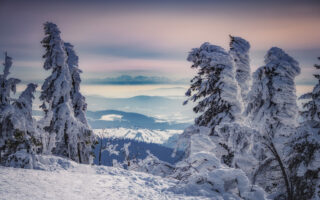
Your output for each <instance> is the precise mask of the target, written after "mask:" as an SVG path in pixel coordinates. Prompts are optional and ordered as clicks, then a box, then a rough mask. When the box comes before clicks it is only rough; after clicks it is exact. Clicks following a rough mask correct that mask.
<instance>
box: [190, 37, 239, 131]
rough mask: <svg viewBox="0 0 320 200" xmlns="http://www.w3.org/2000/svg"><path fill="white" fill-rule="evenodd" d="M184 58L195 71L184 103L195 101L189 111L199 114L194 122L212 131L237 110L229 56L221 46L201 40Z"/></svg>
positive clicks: (235, 115) (235, 88)
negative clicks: (195, 73) (186, 58)
mask: <svg viewBox="0 0 320 200" xmlns="http://www.w3.org/2000/svg"><path fill="white" fill-rule="evenodd" d="M188 61H190V62H192V63H193V65H192V66H191V67H192V68H195V69H197V70H198V73H197V75H196V76H195V77H194V78H193V79H192V80H191V86H190V88H189V89H188V91H187V92H186V96H188V97H189V99H188V100H187V101H186V102H185V104H186V103H187V102H188V101H193V102H197V105H196V106H195V107H194V108H193V111H194V112H195V113H199V114H200V115H199V117H197V118H196V120H195V124H196V125H199V126H207V127H210V128H212V130H211V135H214V134H216V133H215V127H216V126H217V125H219V124H221V123H229V122H233V121H235V120H236V118H237V117H238V116H239V114H240V113H241V105H240V103H239V100H238V91H237V83H236V81H235V78H234V69H233V63H232V60H231V57H230V55H229V54H228V53H227V52H226V51H225V50H224V49H223V48H221V47H219V46H215V45H211V44H209V43H204V44H202V45H201V47H200V48H195V49H192V51H191V52H190V53H189V56H188Z"/></svg>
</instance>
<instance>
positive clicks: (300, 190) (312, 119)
mask: <svg viewBox="0 0 320 200" xmlns="http://www.w3.org/2000/svg"><path fill="white" fill-rule="evenodd" d="M319 60H320V58H319ZM315 68H316V69H317V70H319V69H320V65H315ZM314 76H315V78H316V79H317V80H318V82H317V84H316V85H315V87H314V88H313V91H312V92H310V93H307V94H304V95H302V96H301V97H300V99H303V100H308V101H307V102H305V103H304V104H303V108H304V111H302V112H301V115H302V118H303V122H302V123H301V124H300V126H299V128H298V129H297V131H296V134H295V135H294V137H292V140H291V141H290V143H289V144H290V147H291V148H290V151H289V154H288V155H289V159H288V164H289V167H288V168H289V169H290V172H291V173H290V175H291V176H290V179H291V185H292V192H293V199H295V200H298V199H320V174H319V173H320V74H315V75H314Z"/></svg>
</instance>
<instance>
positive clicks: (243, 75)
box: [229, 36, 251, 105]
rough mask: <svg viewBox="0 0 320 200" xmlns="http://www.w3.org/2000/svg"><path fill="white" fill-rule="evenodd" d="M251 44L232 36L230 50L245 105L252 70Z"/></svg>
mask: <svg viewBox="0 0 320 200" xmlns="http://www.w3.org/2000/svg"><path fill="white" fill-rule="evenodd" d="M249 49H250V44H249V42H248V41H246V40H245V39H243V38H241V37H234V36H230V51H229V54H230V56H231V57H232V59H233V61H234V63H235V68H236V76H235V77H236V80H237V82H238V84H239V86H240V92H241V97H242V99H243V102H244V105H246V102H247V95H248V92H249V88H250V81H251V70H250V58H249Z"/></svg>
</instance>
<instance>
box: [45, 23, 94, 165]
mask: <svg viewBox="0 0 320 200" xmlns="http://www.w3.org/2000/svg"><path fill="white" fill-rule="evenodd" d="M44 30H45V34H46V37H45V38H44V39H43V40H42V41H41V43H42V46H43V47H44V48H45V50H46V53H45V54H44V56H43V58H45V62H44V66H43V67H44V69H46V70H52V74H51V75H50V76H49V77H48V78H47V79H46V80H45V82H44V83H43V85H42V92H41V96H40V99H41V100H42V101H43V104H42V105H41V108H42V109H43V110H44V112H45V118H44V121H46V122H47V124H46V125H45V127H44V130H46V131H47V132H49V134H50V142H49V147H51V148H52V153H53V154H56V155H61V156H65V157H69V158H70V159H72V160H74V161H76V162H80V163H90V162H91V161H92V158H91V157H92V156H91V155H92V144H93V134H92V131H91V130H90V129H89V128H88V126H87V124H86V123H85V124H84V123H83V121H80V120H79V119H78V118H77V116H76V115H75V110H74V107H75V106H74V104H73V102H72V100H73V99H75V97H74V95H75V93H74V91H77V90H78V89H79V85H77V84H78V83H80V82H79V81H78V80H76V81H78V82H77V83H75V82H74V81H73V79H72V75H73V74H71V73H74V72H73V71H72V72H71V71H70V68H74V67H75V63H74V59H75V57H76V56H75V54H74V55H73V54H71V53H70V45H67V48H66V46H65V43H64V42H63V40H62V39H61V37H60V30H59V29H58V27H57V25H56V24H53V23H50V22H47V23H45V24H44ZM66 49H68V50H66ZM68 51H69V56H70V58H69V57H68ZM76 60H77V59H76ZM68 61H69V63H70V66H69V63H68ZM75 87H76V89H75Z"/></svg>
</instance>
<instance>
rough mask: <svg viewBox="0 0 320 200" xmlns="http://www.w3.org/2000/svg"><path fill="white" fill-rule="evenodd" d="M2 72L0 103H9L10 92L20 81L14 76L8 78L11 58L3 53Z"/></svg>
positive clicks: (14, 90)
mask: <svg viewBox="0 0 320 200" xmlns="http://www.w3.org/2000/svg"><path fill="white" fill-rule="evenodd" d="M3 66H4V69H3V74H1V75H0V105H2V106H5V105H8V104H10V92H13V93H15V92H16V85H17V84H18V83H20V82H21V81H20V80H19V79H16V78H8V76H9V74H10V68H11V66H12V58H11V57H9V56H8V55H7V53H5V61H4V63H3Z"/></svg>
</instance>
